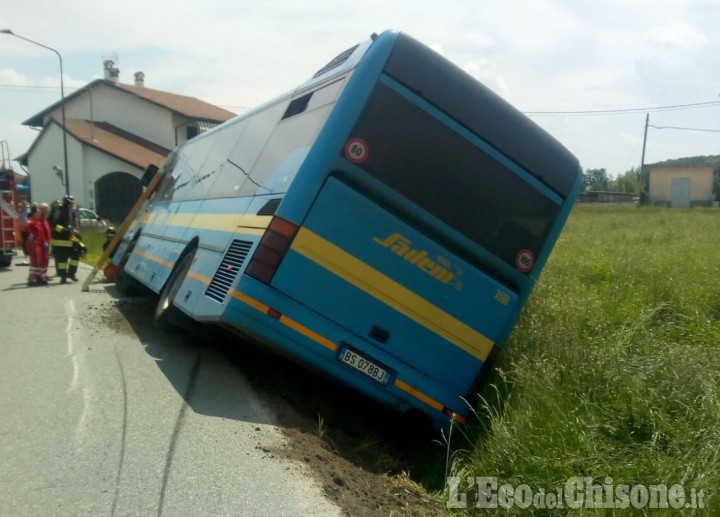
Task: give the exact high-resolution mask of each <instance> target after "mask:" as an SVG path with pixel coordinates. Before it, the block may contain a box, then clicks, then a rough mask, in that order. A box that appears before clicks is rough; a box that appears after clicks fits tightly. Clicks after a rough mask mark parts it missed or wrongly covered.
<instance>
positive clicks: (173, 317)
mask: <svg viewBox="0 0 720 517" xmlns="http://www.w3.org/2000/svg"><path fill="white" fill-rule="evenodd" d="M194 258H195V250H191V251H189V252H188V253H186V254H185V255H184V256H183V257H182V258H181V259H180V261H179V262H178V263H177V264H176V265H175V267H174V268H173V270H172V273H170V278H168V281H167V282H166V283H165V287H163V290H162V291H161V292H160V299H159V300H158V304H157V307H156V308H155V317H154V319H153V325H155V328H159V329H161V330H173V329H175V328H177V327H185V326H186V325H187V323H188V322H189V320H190V317H189V316H187V315H186V314H185V313H184V312H182V311H181V310H180V309H178V308H177V307H175V305H174V304H173V300H175V296H176V295H177V293H178V290H179V289H180V286H181V285H182V283H183V281H184V280H185V277H186V276H187V274H188V271H190V267H191V266H192V262H193V259H194ZM186 320H187V321H186Z"/></svg>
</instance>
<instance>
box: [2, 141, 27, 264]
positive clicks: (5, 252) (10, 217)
mask: <svg viewBox="0 0 720 517" xmlns="http://www.w3.org/2000/svg"><path fill="white" fill-rule="evenodd" d="M0 150H1V151H2V153H1V154H2V162H0V268H5V267H9V266H10V264H11V263H12V258H13V257H14V256H15V255H17V250H18V249H20V248H21V247H22V236H21V231H20V217H19V216H18V193H17V183H16V181H15V172H14V171H13V170H12V167H10V151H9V149H8V145H7V142H5V141H2V142H0Z"/></svg>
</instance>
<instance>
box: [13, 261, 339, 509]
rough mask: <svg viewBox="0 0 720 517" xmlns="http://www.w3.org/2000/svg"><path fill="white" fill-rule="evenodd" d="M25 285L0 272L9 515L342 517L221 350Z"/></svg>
mask: <svg viewBox="0 0 720 517" xmlns="http://www.w3.org/2000/svg"><path fill="white" fill-rule="evenodd" d="M87 273H88V270H86V269H85V270H82V271H81V274H80V275H79V276H80V281H81V282H80V283H82V281H83V280H84V278H85V275H87ZM26 275H27V267H23V266H13V267H12V268H10V269H7V270H0V515H2V516H13V517H15V516H33V515H38V516H47V515H58V516H64V515H68V516H69V515H72V516H77V515H88V516H104V515H107V516H120V515H123V516H124V515H139V516H150V515H158V516H161V515H162V516H174V515H183V516H184V515H228V516H230V515H231V516H240V515H273V516H277V515H293V516H296V515H323V516H325V515H338V514H339V508H338V507H337V506H335V505H333V504H332V503H331V502H329V501H328V500H327V499H326V498H325V497H324V494H323V491H322V489H321V487H320V485H319V484H318V483H317V482H316V481H315V480H313V478H312V477H311V476H310V474H309V472H308V471H307V470H306V468H305V467H303V465H301V464H300V463H293V462H290V461H289V460H286V459H282V458H280V457H278V456H277V455H273V454H269V453H268V451H270V450H273V449H277V448H279V447H283V443H284V442H283V436H282V434H281V432H280V431H279V429H278V427H276V426H275V425H274V421H275V415H274V413H273V410H272V408H271V407H270V404H269V403H268V402H266V401H263V400H262V399H261V398H260V396H259V395H258V394H257V393H256V392H254V391H253V389H252V387H251V386H250V385H249V384H248V382H246V380H245V379H244V378H243V377H242V376H241V375H240V374H239V373H238V372H237V369H236V368H233V367H232V365H231V364H229V363H228V362H227V360H225V359H224V358H223V357H222V355H221V354H219V353H217V352H216V351H214V350H213V349H212V348H206V347H198V346H193V345H192V344H191V343H188V342H187V340H186V339H183V337H182V336H171V335H168V334H165V333H162V332H158V331H155V330H154V329H152V328H139V327H137V323H133V324H134V325H135V327H134V326H133V324H131V323H130V322H128V320H127V319H126V317H125V315H124V313H123V308H125V309H128V308H129V309H132V307H133V304H144V305H142V306H143V307H146V306H147V305H148V302H147V301H142V300H138V299H121V300H118V296H117V294H116V293H115V291H114V289H113V287H112V285H111V284H100V283H95V284H93V285H92V286H91V290H90V292H89V293H87V292H85V293H83V292H81V288H80V284H68V285H59V284H58V283H57V280H55V281H54V282H53V284H51V285H50V286H48V287H34V288H28V287H26V286H25V279H26ZM143 310H145V309H143ZM146 321H149V318H147V319H146Z"/></svg>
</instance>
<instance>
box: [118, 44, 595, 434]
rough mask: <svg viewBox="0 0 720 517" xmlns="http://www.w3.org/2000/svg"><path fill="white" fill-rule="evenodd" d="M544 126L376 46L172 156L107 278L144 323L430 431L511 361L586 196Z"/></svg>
mask: <svg viewBox="0 0 720 517" xmlns="http://www.w3.org/2000/svg"><path fill="white" fill-rule="evenodd" d="M580 172H581V169H580V165H579V163H578V161H577V159H576V158H575V157H574V156H573V155H572V154H571V153H570V152H568V151H567V150H566V149H565V148H564V147H563V146H562V145H560V144H559V143H558V142H557V141H556V140H554V139H553V138H552V137H551V136H550V135H549V134H547V133H546V132H545V131H543V130H542V129H541V128H539V127H538V126H537V125H536V124H534V123H533V122H532V121H530V120H529V119H528V118H526V117H525V116H524V115H522V114H521V113H520V112H519V111H517V110H516V109H514V108H513V107H512V106H510V105H509V104H508V103H507V102H505V101H504V100H502V99H501V98H500V97H498V96H497V95H495V94H494V93H493V92H491V91H490V90H489V89H488V88H486V87H485V86H483V85H482V84H480V83H479V82H478V81H477V80H475V79H474V78H472V77H470V76H469V75H468V74H466V73H465V72H463V71H462V70H461V69H459V68H458V67H457V66H455V65H453V64H452V63H450V62H449V61H448V60H446V59H445V58H443V57H442V56H440V55H438V54H437V53H435V52H433V51H432V50H430V49H429V48H427V47H426V46H424V45H422V44H421V43H419V42H418V41H416V40H414V39H413V38H411V37H410V36H408V35H406V34H403V33H400V32H395V31H387V32H384V33H382V34H381V35H380V36H377V35H373V36H372V37H371V38H370V39H369V40H368V41H366V42H364V43H361V44H359V45H357V46H354V47H352V48H351V49H349V50H347V51H345V52H343V53H342V54H340V55H338V56H337V57H336V58H335V59H333V60H332V61H331V62H330V63H328V64H327V65H326V66H325V67H323V68H321V69H320V70H319V71H318V72H317V73H315V75H314V76H313V77H312V78H311V79H310V80H309V81H307V82H306V83H304V84H302V85H300V86H298V87H297V88H296V89H295V90H293V91H292V92H290V93H288V94H287V95H283V96H281V97H279V98H276V99H274V100H272V101H270V102H268V103H266V104H264V105H262V106H260V107H258V108H256V109H253V110H252V111H249V112H247V113H244V114H242V115H240V116H237V117H236V118H234V119H232V120H230V121H228V122H226V123H224V124H222V125H220V126H218V127H216V128H214V129H213V130H211V131H209V132H207V133H205V134H202V135H200V136H198V137H196V138H194V139H192V140H190V141H189V142H187V143H185V144H184V145H182V146H181V147H179V148H178V149H176V150H175V151H174V152H173V153H172V154H171V155H170V156H169V157H168V159H167V161H166V162H165V163H164V165H163V166H162V169H161V172H160V173H162V174H163V175H164V177H163V179H162V182H161V184H160V186H159V188H158V190H157V192H156V193H155V194H154V197H153V198H152V199H151V201H150V202H149V203H148V204H147V205H146V207H145V209H144V210H143V211H142V212H141V214H140V215H139V216H138V218H137V219H136V221H135V222H134V223H133V226H132V228H131V231H130V232H128V234H127V235H126V236H125V238H124V240H123V243H122V245H121V247H120V249H119V251H118V252H117V253H116V254H115V258H114V262H115V263H116V264H117V265H118V266H119V267H120V270H119V271H120V272H119V277H118V288H119V289H120V290H121V291H128V290H130V289H131V288H132V287H133V286H136V284H138V283H139V284H142V285H143V286H145V287H146V288H149V289H150V290H152V291H154V292H155V293H158V294H159V295H160V299H159V302H158V307H157V311H156V314H155V319H156V320H157V321H158V322H160V323H162V322H165V321H167V320H168V318H171V317H172V315H173V314H182V315H184V316H187V317H190V318H192V319H193V320H196V321H200V322H206V323H209V324H215V325H220V326H222V327H225V328H227V329H230V330H233V331H235V332H237V333H239V334H242V335H243V336H246V337H249V338H250V339H251V340H252V341H254V342H256V343H258V344H261V345H263V346H266V347H269V348H270V349H273V350H274V351H276V352H280V353H282V354H284V355H287V356H289V357H291V358H292V359H294V360H295V361H297V362H298V363H300V364H304V365H306V366H308V367H311V368H313V369H317V370H320V371H322V372H324V373H326V374H329V375H330V376H332V377H334V378H335V379H337V380H339V381H341V382H343V383H346V384H348V385H350V386H352V387H353V388H355V389H357V390H359V391H360V392H362V393H364V394H366V395H368V396H370V397H372V398H374V399H377V400H379V401H382V402H384V403H386V404H388V405H391V406H393V407H394V408H396V409H397V410H399V411H401V412H412V413H414V414H419V415H424V416H429V417H430V418H431V420H432V421H433V422H434V423H435V424H436V426H438V427H443V426H447V425H448V424H449V422H450V421H451V420H454V421H458V422H463V421H464V419H465V417H466V415H467V414H468V411H469V407H468V403H467V400H468V399H469V398H471V397H472V396H473V394H474V392H475V386H476V384H477V382H478V379H479V378H480V376H481V374H482V373H483V371H484V370H487V369H488V368H489V365H490V364H491V363H492V361H491V359H492V358H493V357H494V356H495V355H496V354H497V353H498V351H499V350H500V349H501V348H502V347H503V343H504V341H505V340H506V338H507V337H508V335H509V333H510V331H511V329H512V328H513V325H514V323H515V321H516V319H517V317H518V315H519V313H520V311H521V309H522V307H523V305H524V303H525V302H526V300H527V298H528V295H529V294H530V291H531V290H532V288H533V286H534V284H535V282H536V280H537V278H538V275H539V274H540V272H541V270H542V268H543V266H544V264H545V262H546V261H547V259H548V256H549V255H550V252H551V250H552V248H553V245H554V244H555V242H556V240H557V238H558V234H559V233H560V231H561V229H562V227H563V224H564V223H565V220H566V218H567V216H568V213H569V211H570V209H571V207H572V205H573V202H574V200H575V198H576V196H577V193H578V190H579V186H580Z"/></svg>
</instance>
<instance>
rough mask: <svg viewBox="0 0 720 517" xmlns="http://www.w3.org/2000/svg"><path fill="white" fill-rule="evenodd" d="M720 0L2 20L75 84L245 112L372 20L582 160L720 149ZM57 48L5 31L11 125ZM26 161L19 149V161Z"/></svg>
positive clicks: (37, 91)
mask: <svg viewBox="0 0 720 517" xmlns="http://www.w3.org/2000/svg"><path fill="white" fill-rule="evenodd" d="M718 21H720V0H603V1H602V2H597V1H595V2H589V1H584V0H522V1H521V0H502V1H500V0H494V1H490V0H443V1H430V0H368V1H358V0H355V1H348V0H332V1H327V0H326V1H316V0H296V1H289V0H288V1H275V2H270V1H268V2H260V1H257V0H253V1H248V0H203V1H202V2H198V1H197V0H194V1H188V0H175V1H173V2H167V1H164V2H159V1H157V0H142V1H141V0H124V1H123V2H121V3H118V2H108V1H105V0H97V1H95V2H89V1H87V0H82V1H81V0H63V1H62V2H58V1H57V0H22V1H19V0H4V1H3V8H2V9H1V10H0V29H10V30H12V31H13V32H14V33H16V34H18V35H21V36H24V37H25V38H29V39H32V40H34V41H36V42H38V43H42V44H43V45H46V46H48V47H51V48H53V49H55V50H57V51H58V52H59V53H60V54H61V56H62V62H63V72H64V73H63V80H64V81H63V82H64V85H65V95H66V96H67V95H69V94H70V93H72V92H73V91H75V89H76V88H80V87H83V86H84V85H86V84H87V83H89V82H91V81H93V80H94V79H97V78H101V77H102V76H103V61H104V60H106V59H113V60H114V61H115V64H116V66H117V67H118V68H119V69H120V82H121V83H128V84H132V83H133V81H134V73H135V72H137V71H143V72H144V73H145V86H146V87H149V88H156V89H159V90H165V91H168V92H173V93H177V94H182V95H189V96H192V97H196V98H198V99H201V100H203V101H206V102H209V103H212V104H215V105H218V106H221V107H223V108H225V109H227V110H229V111H232V112H235V113H241V112H243V111H245V110H247V109H249V108H251V107H253V106H257V105H259V104H261V103H262V102H264V101H266V100H269V99H271V98H273V97H275V96H277V95H279V94H282V93H284V92H286V91H288V90H291V89H292V88H294V87H295V86H297V85H298V84H300V83H302V82H304V81H305V80H307V79H309V78H310V77H311V76H312V75H313V73H314V72H315V71H316V70H317V69H319V68H321V67H322V66H323V65H324V64H326V63H327V62H328V61H329V60H330V59H332V58H333V57H334V56H335V55H337V54H338V53H340V52H341V51H343V50H345V49H347V48H349V47H351V46H353V45H354V44H356V43H359V42H361V41H364V40H366V39H367V38H368V37H369V36H370V34H372V33H373V32H376V33H380V32H382V31H383V30H386V29H395V30H399V31H403V32H406V33H408V34H409V35H411V36H413V37H414V38H416V39H418V40H420V41H421V42H423V43H425V44H426V45H428V46H430V47H431V48H433V49H434V50H436V51H437V52H439V53H441V54H442V55H444V56H445V57H446V58H447V59H449V60H450V61H452V62H453V63H455V64H456V65H458V66H460V67H461V68H463V69H464V70H465V71H467V72H468V73H469V74H471V75H472V76H473V77H475V78H476V79H477V80H479V81H480V82H482V83H483V84H485V85H486V86H487V87H489V88H490V89H492V90H493V91H495V92H496V93H497V94H499V95H500V96H502V97H503V98H504V99H505V100H507V101H508V102H510V103H511V104H513V105H514V106H515V107H516V108H517V109H519V110H520V111H522V112H524V113H526V114H527V115H528V116H529V117H530V118H531V119H532V120H533V121H535V122H536V123H537V124H539V125H540V126H541V127H543V128H544V129H546V130H547V131H548V132H549V133H550V134H551V135H553V136H554V137H555V138H556V139H557V140H559V141H560V142H561V143H562V144H563V145H564V146H565V147H567V148H568V149H569V150H570V151H571V152H572V153H573V154H575V156H577V157H578V159H579V160H580V163H581V166H582V167H583V169H601V168H604V169H606V170H607V172H608V173H609V174H610V175H611V176H616V175H618V174H622V173H624V172H626V171H628V170H630V169H631V168H633V167H635V168H638V167H639V166H640V164H641V160H642V149H643V134H644V132H645V127H646V124H645V123H646V116H647V114H649V126H648V128H647V141H646V151H645V161H644V163H646V164H647V163H656V162H659V161H663V160H667V159H673V158H681V157H688V156H698V155H718V154H720V66H718V61H719V60H720V31H719V30H718ZM59 78H60V69H59V59H58V57H57V55H55V54H54V53H52V52H51V51H49V50H46V49H43V48H41V47H38V46H36V45H32V44H30V43H27V42H25V41H22V40H20V39H18V38H15V37H13V36H10V35H7V34H0V140H5V141H6V142H7V144H8V146H9V149H10V154H11V155H12V156H13V157H15V156H18V155H19V154H21V153H24V152H25V151H26V150H27V149H28V148H29V146H30V145H31V144H32V142H33V140H34V139H35V137H36V136H37V132H36V131H35V130H33V129H30V128H28V127H26V126H23V125H22V122H23V121H25V120H27V119H29V118H30V117H32V116H33V115H35V114H37V113H39V112H40V111H42V110H43V109H44V108H46V107H47V106H49V105H50V104H52V103H54V102H56V101H58V100H60V87H59V86H60V84H59V83H60V79H59ZM13 166H14V167H17V164H13Z"/></svg>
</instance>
